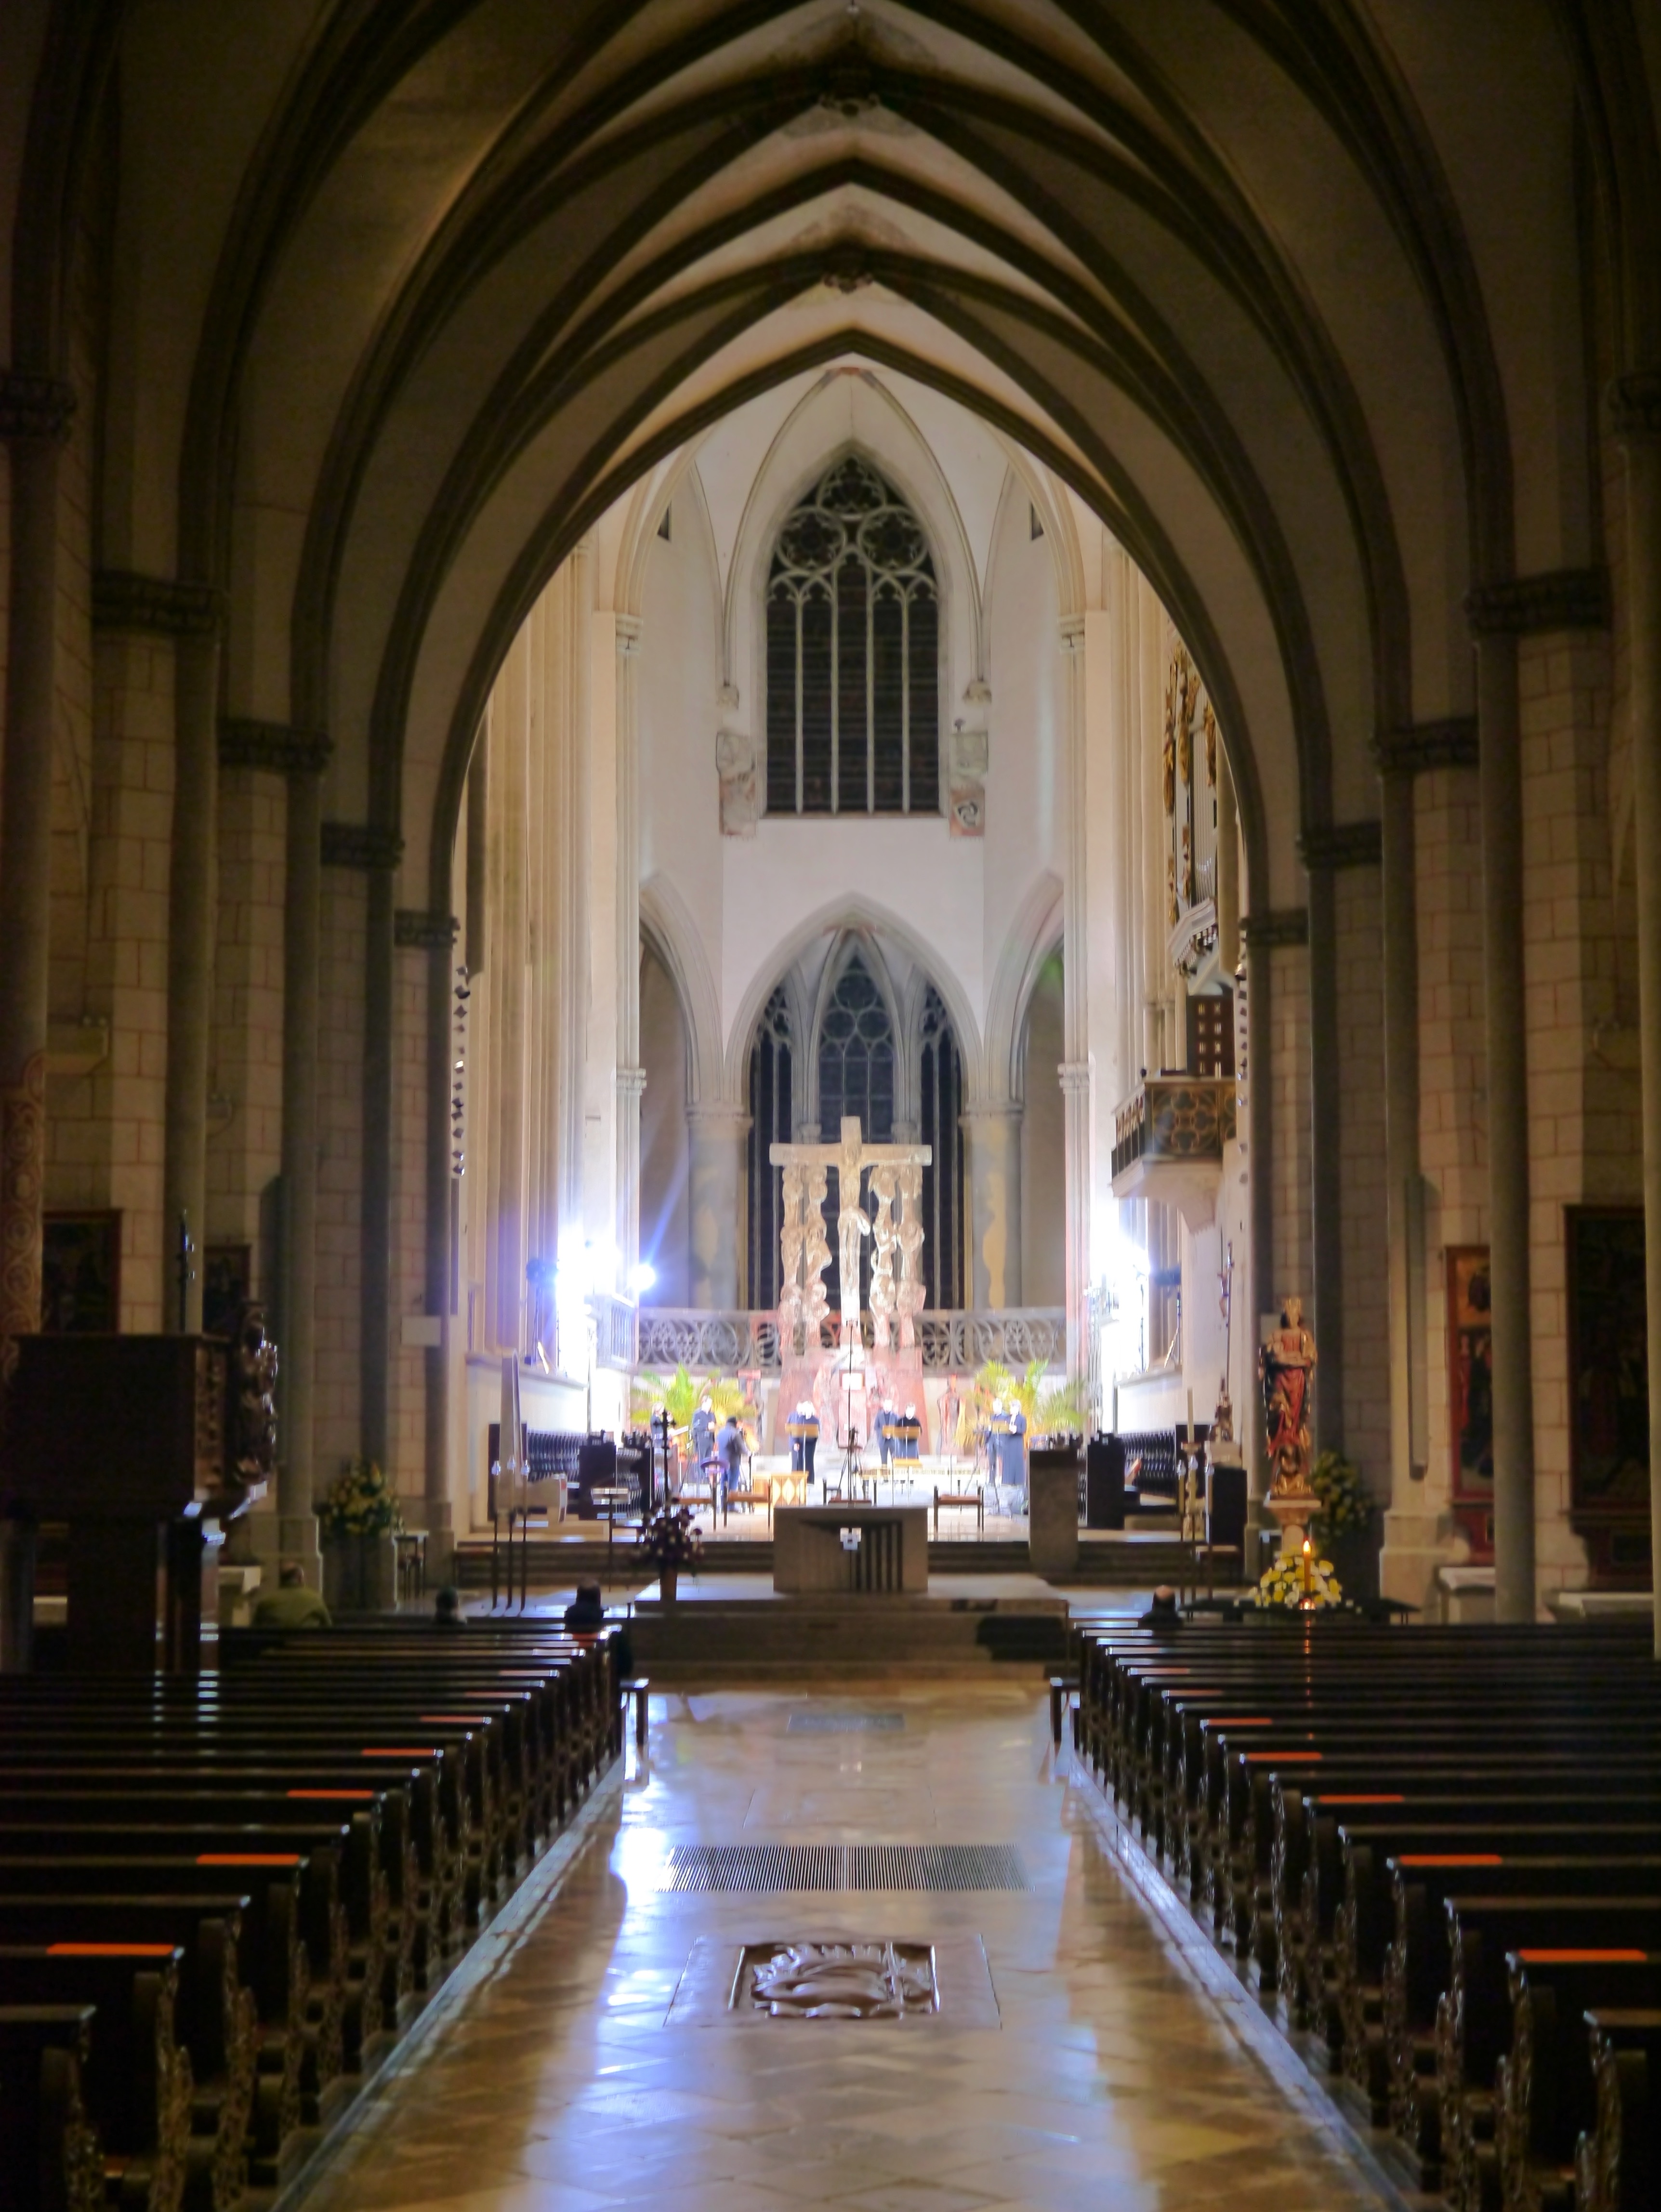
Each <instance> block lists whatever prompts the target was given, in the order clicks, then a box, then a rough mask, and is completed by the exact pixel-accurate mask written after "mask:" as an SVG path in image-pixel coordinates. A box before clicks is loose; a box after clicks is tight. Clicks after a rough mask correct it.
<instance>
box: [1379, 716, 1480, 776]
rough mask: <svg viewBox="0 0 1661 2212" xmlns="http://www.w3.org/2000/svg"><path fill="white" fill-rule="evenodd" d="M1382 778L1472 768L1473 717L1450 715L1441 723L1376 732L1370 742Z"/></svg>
mask: <svg viewBox="0 0 1661 2212" xmlns="http://www.w3.org/2000/svg"><path fill="white" fill-rule="evenodd" d="M1372 753H1373V758H1374V759H1375V760H1376V761H1377V762H1378V772H1379V774H1380V775H1423V774H1425V773H1426V772H1427V770H1429V769H1437V768H1475V765H1476V717H1475V714H1449V715H1446V716H1445V717H1444V718H1443V719H1442V720H1440V721H1435V722H1409V723H1408V724H1407V725H1405V726H1404V727H1402V728H1401V729H1399V730H1379V731H1377V732H1375V733H1374V736H1373V740H1372Z"/></svg>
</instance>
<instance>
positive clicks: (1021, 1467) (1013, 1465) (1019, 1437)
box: [1001, 1398, 1026, 1513]
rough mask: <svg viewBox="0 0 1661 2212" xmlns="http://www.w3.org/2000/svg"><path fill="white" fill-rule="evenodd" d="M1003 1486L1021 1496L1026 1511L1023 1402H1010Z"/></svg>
mask: <svg viewBox="0 0 1661 2212" xmlns="http://www.w3.org/2000/svg"><path fill="white" fill-rule="evenodd" d="M1001 1457H1002V1460H1003V1486H1004V1488H1005V1489H1006V1490H1013V1491H1015V1492H1018V1493H1019V1497H1020V1501H1021V1507H1020V1510H1021V1511H1022V1512H1023V1513H1024V1512H1025V1510H1026V1415H1025V1413H1023V1412H1022V1411H1021V1401H1020V1400H1019V1398H1012V1399H1011V1400H1010V1401H1009V1423H1008V1427H1007V1431H1006V1433H1005V1436H1004V1438H1003V1443H1002V1447H1001Z"/></svg>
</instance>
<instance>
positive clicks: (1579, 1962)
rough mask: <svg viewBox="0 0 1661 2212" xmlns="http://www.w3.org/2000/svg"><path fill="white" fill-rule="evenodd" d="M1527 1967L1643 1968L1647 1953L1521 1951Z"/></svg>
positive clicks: (1520, 1955)
mask: <svg viewBox="0 0 1661 2212" xmlns="http://www.w3.org/2000/svg"><path fill="white" fill-rule="evenodd" d="M1517 1955H1518V1958H1519V1959H1520V1960H1522V1961H1523V1964H1524V1966H1642V1965H1643V1964H1644V1962H1645V1960H1646V1959H1647V1958H1648V1957H1649V1955H1650V1954H1649V1953H1648V1952H1647V1951H1519V1952H1518V1954H1517Z"/></svg>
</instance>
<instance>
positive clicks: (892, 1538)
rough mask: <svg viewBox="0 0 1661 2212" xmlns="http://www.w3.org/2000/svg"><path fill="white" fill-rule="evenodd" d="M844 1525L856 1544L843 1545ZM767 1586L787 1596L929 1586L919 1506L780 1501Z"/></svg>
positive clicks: (897, 1592) (923, 1512) (907, 1591)
mask: <svg viewBox="0 0 1661 2212" xmlns="http://www.w3.org/2000/svg"><path fill="white" fill-rule="evenodd" d="M844 1529H854V1530H857V1531H858V1534H859V1539H860V1541H859V1543H858V1544H857V1546H854V1547H849V1546H845V1545H844V1544H843V1530H844ZM773 1587H774V1589H776V1590H779V1591H781V1592H782V1593H783V1594H784V1595H787V1596H790V1597H805V1596H823V1595H843V1594H855V1595H873V1596H881V1595H890V1596H901V1595H915V1594H916V1593H919V1592H922V1591H925V1590H927V1589H928V1507H927V1506H926V1505H781V1506H779V1507H778V1508H777V1509H776V1510H775V1512H774V1515H773Z"/></svg>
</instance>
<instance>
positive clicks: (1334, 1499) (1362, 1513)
mask: <svg viewBox="0 0 1661 2212" xmlns="http://www.w3.org/2000/svg"><path fill="white" fill-rule="evenodd" d="M1309 1486H1310V1488H1311V1490H1312V1491H1313V1492H1315V1495H1316V1496H1317V1498H1319V1499H1320V1501H1321V1510H1320V1511H1319V1512H1318V1513H1317V1515H1316V1516H1315V1528H1316V1529H1317V1533H1318V1534H1319V1536H1320V1539H1321V1541H1322V1542H1323V1543H1330V1541H1332V1539H1333V1538H1334V1537H1335V1536H1342V1535H1343V1534H1346V1533H1347V1532H1348V1530H1350V1529H1352V1528H1354V1529H1362V1528H1366V1526H1367V1524H1368V1522H1370V1521H1371V1520H1372V1497H1371V1495H1370V1493H1369V1492H1368V1490H1367V1487H1366V1484H1365V1483H1364V1482H1363V1481H1362V1480H1361V1470H1360V1468H1359V1467H1357V1466H1356V1465H1355V1463H1354V1461H1353V1460H1348V1459H1344V1458H1342V1456H1341V1455H1339V1454H1338V1453H1337V1452H1333V1451H1323V1453H1322V1454H1321V1455H1320V1457H1319V1458H1318V1459H1317V1461H1316V1462H1315V1464H1314V1466H1313V1467H1312V1468H1311V1469H1310V1471H1309Z"/></svg>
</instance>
